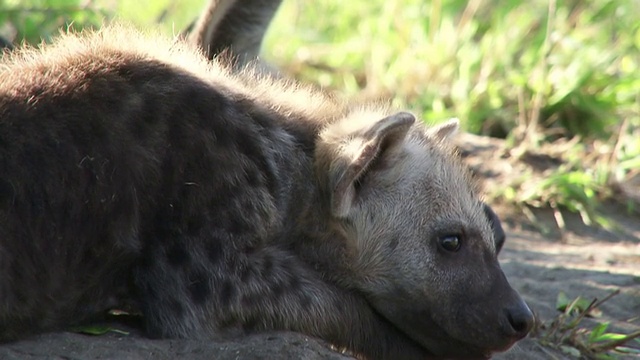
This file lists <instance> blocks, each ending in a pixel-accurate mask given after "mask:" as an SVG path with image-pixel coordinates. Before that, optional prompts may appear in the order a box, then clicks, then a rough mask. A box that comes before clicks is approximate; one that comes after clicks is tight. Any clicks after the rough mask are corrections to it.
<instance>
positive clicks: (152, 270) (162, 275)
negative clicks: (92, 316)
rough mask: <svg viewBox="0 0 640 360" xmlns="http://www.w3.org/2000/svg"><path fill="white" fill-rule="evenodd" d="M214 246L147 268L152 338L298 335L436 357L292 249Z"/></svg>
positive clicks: (180, 251) (143, 273) (374, 353)
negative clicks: (266, 333)
mask: <svg viewBox="0 0 640 360" xmlns="http://www.w3.org/2000/svg"><path fill="white" fill-rule="evenodd" d="M213 233H214V234H215V232H213ZM209 240H211V239H209ZM213 240H214V241H212V242H209V243H208V245H207V246H202V245H196V246H194V247H191V249H190V251H185V248H182V247H181V246H173V247H169V248H167V249H165V250H164V251H166V253H165V254H157V255H160V256H155V257H153V258H155V259H156V261H155V262H153V263H147V264H144V266H143V267H141V268H140V269H139V271H138V274H137V282H138V285H139V287H140V290H141V291H142V297H143V303H144V304H145V305H144V306H143V311H144V314H145V317H146V321H147V324H148V327H149V330H150V331H151V332H152V333H155V334H156V335H159V336H163V337H189V338H198V337H199V338H202V337H216V336H224V335H225V334H234V335H237V334H245V333H251V332H257V331H262V330H291V331H297V332H301V333H305V334H308V335H311V336H316V337H319V338H322V339H324V340H326V341H328V342H330V343H332V344H333V345H335V346H338V347H341V348H346V349H348V350H350V351H353V352H355V353H357V354H361V355H364V356H366V357H367V358H371V359H424V358H427V357H428V354H427V353H426V350H424V349H422V348H420V347H419V346H418V345H416V344H415V343H414V342H413V341H411V340H410V339H409V338H408V337H406V336H405V335H403V334H402V333H400V332H399V331H398V330H397V329H396V328H395V327H394V326H392V325H391V324H390V323H388V322H387V321H386V320H385V319H383V318H381V317H380V316H379V315H377V314H376V313H375V312H374V311H373V310H372V308H371V307H370V306H369V305H368V304H367V302H366V300H364V298H362V297H360V296H358V295H357V294H355V293H352V292H349V291H346V290H344V289H340V288H338V287H337V286H335V285H332V284H330V283H327V282H325V281H323V280H322V279H321V278H320V276H319V275H318V274H317V273H316V272H314V271H312V270H311V269H309V268H308V267H307V266H306V265H305V264H303V263H302V262H300V261H299V260H298V259H297V258H296V257H294V256H292V255H290V254H289V253H288V252H287V251H284V250H280V249H274V248H268V247H260V246H258V247H253V246H244V247H241V248H239V247H238V246H237V244H238V242H235V243H234V244H235V246H231V242H230V240H231V239H230V238H227V239H225V240H227V241H225V242H222V241H220V240H222V239H220V238H218V239H213ZM234 240H237V239H234ZM201 244H202V243H201Z"/></svg>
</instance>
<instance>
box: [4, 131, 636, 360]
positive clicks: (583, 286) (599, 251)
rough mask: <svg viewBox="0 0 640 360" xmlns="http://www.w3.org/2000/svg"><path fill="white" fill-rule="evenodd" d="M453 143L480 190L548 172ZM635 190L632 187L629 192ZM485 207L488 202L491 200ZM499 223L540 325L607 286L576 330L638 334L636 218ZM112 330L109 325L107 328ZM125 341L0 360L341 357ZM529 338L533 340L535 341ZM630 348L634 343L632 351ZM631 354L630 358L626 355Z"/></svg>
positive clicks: (544, 216) (47, 342)
mask: <svg viewBox="0 0 640 360" xmlns="http://www.w3.org/2000/svg"><path fill="white" fill-rule="evenodd" d="M459 145H460V148H461V153H462V155H463V157H464V158H465V161H467V163H468V164H469V166H470V167H471V168H472V169H473V171H474V172H475V173H476V174H477V176H478V178H479V179H481V181H482V182H483V185H484V188H485V189H489V188H490V187H494V186H504V184H507V183H508V180H509V178H508V177H509V176H520V175H519V174H521V173H522V172H521V170H522V169H523V168H524V167H526V166H529V167H530V166H540V167H543V168H544V167H545V166H555V164H556V162H555V160H554V158H553V157H545V156H533V157H529V158H528V159H529V160H531V161H533V164H527V163H526V162H527V157H524V158H520V160H518V161H514V159H513V158H512V157H511V156H510V155H509V154H508V152H506V151H505V150H504V143H503V142H502V141H500V140H496V139H489V138H483V137H476V136H471V135H469V136H462V137H461V139H460V141H459ZM630 191H635V190H633V189H632V190H630ZM492 205H493V204H492ZM494 207H495V210H496V212H497V213H498V215H499V216H500V217H501V219H503V222H504V225H505V230H506V232H507V244H506V245H505V248H504V249H503V252H502V253H501V255H500V259H501V264H502V266H503V269H504V271H505V273H506V275H507V277H508V278H509V280H510V282H511V283H512V284H513V286H514V287H515V288H516V289H517V290H518V291H520V293H521V294H522V295H523V296H524V298H525V299H526V300H527V302H528V303H529V304H530V306H531V308H532V309H533V310H534V312H535V313H536V314H537V316H538V318H539V319H540V321H543V322H544V321H548V320H549V319H552V318H554V317H555V316H557V315H558V311H557V310H556V309H555V303H556V298H557V296H558V293H560V292H564V293H565V294H566V295H567V296H568V297H569V298H575V297H577V296H581V297H583V298H586V299H592V298H599V299H602V298H604V297H605V296H607V295H608V294H610V293H611V292H612V291H614V290H620V294H619V295H617V296H615V297H613V298H612V299H610V300H609V301H607V302H605V303H604V304H603V305H602V307H601V309H600V310H602V316H601V317H600V318H597V319H586V320H585V323H584V326H586V327H591V326H594V325H595V324H596V323H599V322H604V321H609V322H611V324H612V325H611V329H612V330H615V331H617V332H624V333H630V332H632V331H637V330H640V217H638V215H637V214H629V213H627V212H626V211H625V210H624V209H622V208H621V207H620V206H617V205H615V204H609V205H607V208H606V212H607V214H608V215H609V216H610V217H611V218H612V219H614V220H615V221H616V222H617V223H618V224H619V225H620V228H619V229H618V231H616V232H612V231H607V230H603V229H599V228H594V227H588V226H585V225H584V224H582V222H581V220H580V218H579V217H578V216H575V215H570V214H565V219H566V223H567V225H566V231H565V232H563V233H560V231H559V230H558V229H557V228H554V226H555V220H554V218H553V214H552V213H551V211H549V210H539V211H535V212H534V213H535V216H536V219H538V221H540V223H541V224H542V225H544V227H545V228H547V229H551V231H550V232H548V233H547V234H546V235H542V234H541V233H540V232H539V231H537V230H536V229H539V228H540V226H538V225H541V224H531V222H530V221H529V219H527V218H525V217H524V216H523V215H522V214H521V213H519V212H518V211H517V210H514V209H513V208H510V207H507V206H500V205H499V204H497V205H494ZM116 327H118V326H116ZM119 328H121V329H124V330H128V331H130V333H129V335H121V334H117V333H108V334H105V335H101V336H89V335H81V334H74V333H68V332H60V333H51V334H44V335H40V336H37V337H34V338H31V339H27V340H23V341H20V342H16V343H12V344H7V345H4V346H0V359H11V360H13V359H149V360H150V359H194V360H197V359H222V360H226V359H274V358H278V359H332V360H333V359H336V360H337V359H345V358H347V357H346V356H344V355H343V354H339V353H337V352H334V351H332V350H330V349H329V347H328V346H327V344H325V343H324V342H322V341H319V340H316V339H313V338H310V337H308V336H304V335H300V334H294V333H270V334H263V335H257V336H252V337H247V338H244V339H240V340H237V341H232V342H215V341H196V340H152V339H147V338H145V337H144V336H143V335H142V334H141V333H140V331H139V330H138V329H136V328H129V327H128V326H126V325H122V326H120V327H119ZM538 336H539V335H538ZM632 346H636V347H640V346H639V345H632ZM495 358H496V359H509V360H516V359H525V360H526V359H531V360H533V359H570V357H569V356H568V355H566V354H563V353H562V352H560V351H558V350H556V349H554V348H549V347H544V346H542V345H540V343H539V341H538V340H537V339H536V338H535V337H533V338H532V337H530V338H527V339H525V340H523V341H521V342H519V343H518V344H517V345H516V346H514V348H513V349H511V350H510V351H508V352H507V353H504V354H499V355H496V356H495ZM629 358H631V357H629Z"/></svg>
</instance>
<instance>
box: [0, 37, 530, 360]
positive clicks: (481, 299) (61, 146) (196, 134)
mask: <svg viewBox="0 0 640 360" xmlns="http://www.w3.org/2000/svg"><path fill="white" fill-rule="evenodd" d="M456 127H457V124H456V123H447V124H445V125H442V126H440V127H437V128H433V129H429V130H428V129H425V128H424V127H423V126H421V125H420V124H418V123H416V122H415V119H414V117H413V116H412V115H410V114H408V113H395V114H394V113H392V112H389V111H388V110H387V109H385V108H383V107H350V106H349V105H347V104H344V103H342V102H341V101H339V100H336V99H333V98H330V97H328V96H325V95H322V94H320V93H316V92H312V91H310V90H307V89H304V88H302V87H300V86H299V85H295V84H286V83H284V82H280V81H277V80H273V79H262V80H261V79H259V78H258V77H257V76H254V75H252V73H251V72H249V71H246V72H243V73H241V74H237V75H232V74H231V73H229V72H228V71H227V70H226V69H225V68H224V67H223V66H222V65H220V64H218V63H217V62H215V61H214V62H208V61H206V59H204V58H202V57H201V56H199V54H193V53H192V52H191V51H190V50H189V46H187V45H185V44H182V43H180V42H174V43H170V42H165V41H162V40H158V39H156V38H151V37H144V36H140V35H138V34H136V33H134V32H133V31H129V30H124V29H119V28H111V29H106V30H102V31H101V32H98V33H96V34H86V35H83V36H65V37H64V38H62V39H61V40H59V41H58V43H57V44H55V45H52V46H45V47H44V49H42V50H33V49H18V50H16V51H14V52H12V53H10V54H9V55H5V57H4V58H3V59H2V63H1V64H0V274H2V275H1V277H0V340H3V341H7V340H11V339H15V338H18V337H20V336H24V335H27V334H29V333H34V332H38V331H46V330H52V329H59V328H63V327H65V326H68V325H72V324H77V323H80V322H83V321H86V320H87V319H90V318H91V317H92V316H93V315H95V314H96V313H99V312H100V311H103V310H106V309H108V308H109V307H112V306H114V305H117V304H118V303H120V302H121V301H128V300H130V299H134V300H135V301H136V302H137V303H138V305H139V307H140V309H141V310H142V312H143V314H144V320H145V323H146V327H147V329H148V332H149V334H151V335H153V336H160V337H183V338H203V339H207V338H212V337H216V338H218V337H225V336H237V335H241V334H246V333H251V332H256V331H263V330H273V329H276V330H278V329H280V330H292V331H299V332H302V333H306V334H309V335H312V336H317V337H320V338H323V339H325V340H327V341H329V342H331V343H333V344H335V345H337V346H339V347H344V348H347V349H349V350H351V351H353V352H356V353H358V354H361V355H363V356H368V357H371V358H395V359H398V358H403V359H408V358H424V357H429V356H433V355H436V356H456V357H478V358H482V357H487V356H489V355H490V354H491V353H492V352H495V351H500V350H504V349H506V348H508V347H510V346H511V345H512V344H513V343H514V342H515V341H517V340H518V339H520V338H522V337H523V336H525V335H526V334H527V332H528V331H529V329H530V327H531V323H532V315H531V312H530V311H529V309H528V307H527V306H526V304H525V303H524V302H523V301H522V299H521V298H520V296H519V295H518V294H517V293H516V292H515V291H514V290H513V289H512V288H511V287H510V285H509V284H508V282H507V280H506V279H505V277H504V275H503V273H502V271H501V269H500V267H499V265H498V261H497V258H496V256H497V253H498V251H499V250H500V247H501V245H502V242H503V241H504V234H503V233H502V230H501V228H500V225H499V221H498V220H497V218H496V217H495V214H493V212H492V211H491V209H490V208H488V207H487V206H485V205H483V204H482V203H481V202H480V201H479V200H478V199H477V195H476V192H475V190H474V188H473V186H471V185H470V181H469V179H468V176H467V172H466V171H465V169H464V167H463V166H462V165H461V164H460V163H459V162H458V160H457V159H456V158H455V157H454V156H453V155H452V154H451V150H450V148H449V146H448V137H449V136H450V135H451V134H452V133H454V132H455V129H456ZM492 224H493V229H492ZM494 233H495V234H494Z"/></svg>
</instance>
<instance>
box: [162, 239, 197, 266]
mask: <svg viewBox="0 0 640 360" xmlns="http://www.w3.org/2000/svg"><path fill="white" fill-rule="evenodd" d="M190 260H191V255H189V252H187V250H186V249H185V248H184V245H182V244H173V246H171V247H169V249H167V261H168V262H169V264H170V265H172V266H176V267H178V266H183V265H185V264H187V263H188V262H189V261H190Z"/></svg>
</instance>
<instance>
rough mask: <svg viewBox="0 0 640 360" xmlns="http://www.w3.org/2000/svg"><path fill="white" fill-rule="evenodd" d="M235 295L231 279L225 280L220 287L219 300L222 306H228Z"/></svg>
mask: <svg viewBox="0 0 640 360" xmlns="http://www.w3.org/2000/svg"><path fill="white" fill-rule="evenodd" d="M235 296H236V288H235V287H234V286H233V284H232V283H231V281H229V280H226V281H225V282H224V283H223V284H222V287H221V288H220V302H221V303H222V306H229V304H231V301H232V300H233V298H235Z"/></svg>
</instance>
